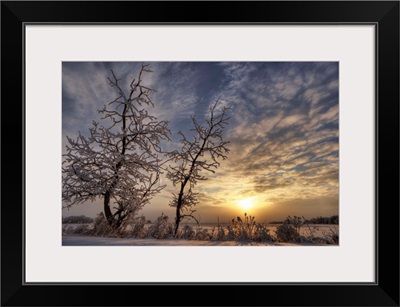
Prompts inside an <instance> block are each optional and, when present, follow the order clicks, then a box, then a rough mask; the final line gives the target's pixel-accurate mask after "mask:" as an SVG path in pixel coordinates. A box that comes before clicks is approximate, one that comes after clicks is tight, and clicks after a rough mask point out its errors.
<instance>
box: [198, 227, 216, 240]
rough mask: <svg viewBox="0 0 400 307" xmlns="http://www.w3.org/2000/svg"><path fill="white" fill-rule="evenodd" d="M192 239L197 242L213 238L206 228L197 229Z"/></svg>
mask: <svg viewBox="0 0 400 307" xmlns="http://www.w3.org/2000/svg"><path fill="white" fill-rule="evenodd" d="M195 232H196V233H195V235H194V239H195V240H199V241H206V240H211V239H212V238H213V234H212V233H211V232H209V231H208V230H207V229H206V228H201V227H198V228H197V229H196V230H195Z"/></svg>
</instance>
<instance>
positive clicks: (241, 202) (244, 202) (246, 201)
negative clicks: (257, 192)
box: [237, 198, 254, 210]
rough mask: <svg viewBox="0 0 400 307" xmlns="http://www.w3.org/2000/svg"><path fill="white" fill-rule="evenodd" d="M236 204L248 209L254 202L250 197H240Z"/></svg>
mask: <svg viewBox="0 0 400 307" xmlns="http://www.w3.org/2000/svg"><path fill="white" fill-rule="evenodd" d="M237 203H238V205H239V206H240V208H242V209H245V210H248V209H251V208H252V207H253V206H254V202H253V199H252V198H245V199H240V200H238V201H237Z"/></svg>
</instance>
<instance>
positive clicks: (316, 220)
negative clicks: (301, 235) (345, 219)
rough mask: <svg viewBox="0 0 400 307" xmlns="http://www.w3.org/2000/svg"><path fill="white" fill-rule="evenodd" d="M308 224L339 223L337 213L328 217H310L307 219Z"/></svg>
mask: <svg viewBox="0 0 400 307" xmlns="http://www.w3.org/2000/svg"><path fill="white" fill-rule="evenodd" d="M307 223H309V224H334V225H339V215H332V216H329V217H322V216H319V217H314V218H312V219H309V220H307Z"/></svg>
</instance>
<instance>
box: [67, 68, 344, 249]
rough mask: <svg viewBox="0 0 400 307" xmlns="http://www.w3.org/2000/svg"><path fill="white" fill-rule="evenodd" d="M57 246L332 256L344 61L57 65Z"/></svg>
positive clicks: (336, 231)
mask: <svg viewBox="0 0 400 307" xmlns="http://www.w3.org/2000/svg"><path fill="white" fill-rule="evenodd" d="M61 161H62V163H61V165H60V167H61V173H62V204H60V206H61V208H62V216H60V218H62V229H60V236H61V237H62V245H63V246H96V245H100V246H121V245H122V246H125V245H127V246H264V247H266V248H267V247H271V248H272V247H273V246H323V247H329V246H339V245H340V244H339V216H340V215H339V205H340V204H339V62H337V61H315V62H309V61H286V62H283V61H280V62H274V61H270V62H258V61H250V62H245V61H240V62H233V61H227V62H217V61H209V62H207V61H196V62H195V61H190V62H189V61H187V62H179V61H174V62H172V61H171V62H168V61H165V62H162V61H153V62H121V61H114V62H111V61H108V62H99V61H93V62H89V61H63V62H62V157H61Z"/></svg>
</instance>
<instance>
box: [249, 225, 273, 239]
mask: <svg viewBox="0 0 400 307" xmlns="http://www.w3.org/2000/svg"><path fill="white" fill-rule="evenodd" d="M252 240H253V241H256V242H261V241H274V240H273V238H272V236H271V235H270V234H269V229H268V228H267V226H265V225H262V224H260V223H256V224H255V228H254V232H253V234H252Z"/></svg>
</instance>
